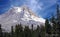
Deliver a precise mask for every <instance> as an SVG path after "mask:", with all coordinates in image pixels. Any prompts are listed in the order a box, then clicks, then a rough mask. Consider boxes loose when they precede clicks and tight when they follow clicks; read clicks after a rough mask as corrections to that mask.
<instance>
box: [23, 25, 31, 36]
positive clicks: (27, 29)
mask: <svg viewBox="0 0 60 37" xmlns="http://www.w3.org/2000/svg"><path fill="white" fill-rule="evenodd" d="M24 37H31V31H30V29H29V27H28V26H25V28H24Z"/></svg>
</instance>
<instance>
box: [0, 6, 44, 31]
mask: <svg viewBox="0 0 60 37" xmlns="http://www.w3.org/2000/svg"><path fill="white" fill-rule="evenodd" d="M20 23H21V24H22V25H28V26H31V24H34V26H35V27H36V25H44V23H45V19H43V18H39V17H38V16H36V15H35V14H34V13H33V11H31V10H30V9H29V8H28V7H26V6H21V7H13V8H10V9H9V10H8V11H7V12H6V13H5V14H2V15H0V24H2V28H5V29H6V30H8V31H9V30H10V29H11V28H10V27H11V26H15V25H16V24H20Z"/></svg>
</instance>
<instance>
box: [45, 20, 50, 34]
mask: <svg viewBox="0 0 60 37" xmlns="http://www.w3.org/2000/svg"><path fill="white" fill-rule="evenodd" d="M45 28H46V33H48V34H51V25H50V24H49V20H48V19H46V21H45Z"/></svg>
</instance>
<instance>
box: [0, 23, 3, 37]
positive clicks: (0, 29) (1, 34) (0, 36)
mask: <svg viewBox="0 0 60 37" xmlns="http://www.w3.org/2000/svg"><path fill="white" fill-rule="evenodd" d="M0 37H3V32H2V28H1V24H0Z"/></svg>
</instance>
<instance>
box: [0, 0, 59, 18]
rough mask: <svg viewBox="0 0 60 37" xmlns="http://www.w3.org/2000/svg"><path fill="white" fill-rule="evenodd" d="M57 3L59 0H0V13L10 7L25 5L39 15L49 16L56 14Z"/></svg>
mask: <svg viewBox="0 0 60 37" xmlns="http://www.w3.org/2000/svg"><path fill="white" fill-rule="evenodd" d="M57 3H58V4H59V3H60V0H0V14H3V13H5V12H6V11H8V10H9V9H10V8H11V7H14V6H21V5H27V6H28V7H29V8H30V9H31V10H32V11H33V12H35V13H36V14H37V15H38V16H39V17H43V18H49V17H50V16H51V15H52V14H56V4H57ZM59 5H60V4H59Z"/></svg>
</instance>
